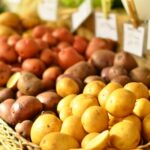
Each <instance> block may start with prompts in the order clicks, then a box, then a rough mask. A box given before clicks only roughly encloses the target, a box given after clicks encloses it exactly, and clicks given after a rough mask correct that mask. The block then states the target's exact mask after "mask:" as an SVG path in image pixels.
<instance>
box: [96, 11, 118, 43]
mask: <svg viewBox="0 0 150 150" xmlns="http://www.w3.org/2000/svg"><path fill="white" fill-rule="evenodd" d="M95 35H96V37H101V38H110V39H112V40H115V41H117V40H118V32H117V21H116V15H115V14H110V15H109V17H108V19H106V18H104V15H103V13H101V12H96V13H95Z"/></svg>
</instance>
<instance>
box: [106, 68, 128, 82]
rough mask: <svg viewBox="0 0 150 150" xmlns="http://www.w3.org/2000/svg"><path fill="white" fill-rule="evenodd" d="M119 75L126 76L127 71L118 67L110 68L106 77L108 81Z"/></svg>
mask: <svg viewBox="0 0 150 150" xmlns="http://www.w3.org/2000/svg"><path fill="white" fill-rule="evenodd" d="M119 75H127V70H126V69H124V68H123V67H120V66H112V67H111V68H110V69H109V72H108V76H109V79H110V80H112V79H113V78H115V77H117V76H119Z"/></svg>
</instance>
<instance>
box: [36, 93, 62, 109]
mask: <svg viewBox="0 0 150 150" xmlns="http://www.w3.org/2000/svg"><path fill="white" fill-rule="evenodd" d="M36 98H37V99H38V100H39V101H40V102H41V103H42V104H43V106H44V107H43V110H50V109H54V108H55V107H56V105H57V104H58V102H59V101H60V99H61V97H60V96H59V95H58V94H57V93H56V92H52V91H46V92H42V93H40V94H38V95H37V96H36Z"/></svg>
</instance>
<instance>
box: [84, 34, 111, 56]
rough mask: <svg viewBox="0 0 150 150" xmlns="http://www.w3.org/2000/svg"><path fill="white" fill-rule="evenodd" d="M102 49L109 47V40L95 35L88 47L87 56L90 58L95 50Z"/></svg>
mask: <svg viewBox="0 0 150 150" xmlns="http://www.w3.org/2000/svg"><path fill="white" fill-rule="evenodd" d="M101 49H108V45H107V42H106V41H105V40H104V39H101V38H97V37H94V38H93V39H92V40H91V41H90V43H89V45H88V47H87V50H86V57H87V58H90V57H91V55H92V54H93V53H94V52H95V51H97V50H101Z"/></svg>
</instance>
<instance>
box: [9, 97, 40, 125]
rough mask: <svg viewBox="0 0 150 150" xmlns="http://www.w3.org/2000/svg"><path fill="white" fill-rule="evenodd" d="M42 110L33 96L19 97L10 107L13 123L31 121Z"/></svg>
mask: <svg viewBox="0 0 150 150" xmlns="http://www.w3.org/2000/svg"><path fill="white" fill-rule="evenodd" d="M42 109H43V106H42V103H41V102H40V101H39V100H38V99H37V98H35V97H34V96H20V97H19V98H18V99H17V100H16V101H15V103H13V105H12V107H11V110H10V112H11V114H12V117H13V119H14V121H15V123H18V122H22V121H24V120H28V119H32V118H33V117H34V116H35V115H37V114H38V113H39V112H41V111H42Z"/></svg>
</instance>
